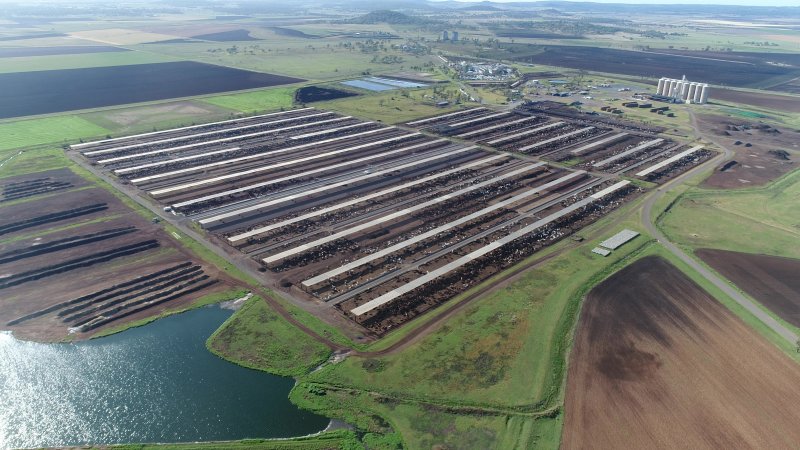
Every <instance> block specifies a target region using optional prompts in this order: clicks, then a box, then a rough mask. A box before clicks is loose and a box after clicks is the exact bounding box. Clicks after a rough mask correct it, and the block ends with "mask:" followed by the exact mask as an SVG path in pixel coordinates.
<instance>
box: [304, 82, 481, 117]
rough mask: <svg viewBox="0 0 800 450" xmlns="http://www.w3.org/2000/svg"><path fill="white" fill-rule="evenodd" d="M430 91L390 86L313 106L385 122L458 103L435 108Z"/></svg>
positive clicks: (431, 112) (428, 113) (449, 108)
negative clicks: (372, 92) (388, 88)
mask: <svg viewBox="0 0 800 450" xmlns="http://www.w3.org/2000/svg"><path fill="white" fill-rule="evenodd" d="M403 92H406V93H407V94H408V96H407V97H406V96H404V95H403ZM432 94H433V90H432V89H414V90H404V91H401V90H392V91H386V92H382V93H379V94H369V95H363V96H360V97H348V98H343V99H339V100H331V101H328V102H319V103H314V106H317V107H319V108H324V109H330V110H332V111H337V112H340V113H342V114H348V115H352V116H355V117H360V118H363V119H366V120H378V121H381V122H384V123H388V124H394V123H403V122H408V121H409V120H413V119H416V118H419V117H426V116H434V115H437V114H444V113H445V112H447V111H453V110H455V109H457V108H459V107H461V106H459V105H453V104H451V105H450V106H447V107H445V108H439V107H437V106H436V105H435V104H433V100H432V99H431V98H430V96H431V95H432ZM426 96H428V97H426ZM473 105H474V104H473Z"/></svg>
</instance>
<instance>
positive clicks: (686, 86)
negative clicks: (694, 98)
mask: <svg viewBox="0 0 800 450" xmlns="http://www.w3.org/2000/svg"><path fill="white" fill-rule="evenodd" d="M688 94H689V82H688V81H681V100H686V96H687V95H688Z"/></svg>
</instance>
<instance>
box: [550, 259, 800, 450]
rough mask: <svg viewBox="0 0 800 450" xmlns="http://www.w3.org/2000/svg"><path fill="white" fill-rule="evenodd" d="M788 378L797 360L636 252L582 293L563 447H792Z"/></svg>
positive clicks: (796, 436) (797, 368) (799, 436)
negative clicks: (638, 257)
mask: <svg viewBox="0 0 800 450" xmlns="http://www.w3.org/2000/svg"><path fill="white" fill-rule="evenodd" d="M799 383H800V365H798V364H797V363H795V362H794V361H792V360H791V359H790V358H789V357H787V356H786V355H784V354H782V353H781V351H780V350H778V349H777V348H776V347H774V346H773V345H772V344H771V343H769V342H768V341H766V340H765V339H764V338H762V337H761V336H760V335H758V334H757V333H755V332H754V331H753V330H751V329H750V328H749V327H748V326H747V325H745V324H744V323H743V322H742V321H741V320H740V319H739V318H738V317H736V316H734V315H733V313H731V312H730V311H728V310H727V309H726V308H725V307H724V306H722V305H721V304H720V303H718V302H717V301H716V300H715V299H714V298H713V297H711V296H710V295H708V294H707V293H706V292H704V291H703V290H702V288H700V287H699V286H698V285H696V284H695V283H694V282H692V281H691V280H690V279H689V278H687V277H686V276H685V275H684V274H683V273H681V272H680V271H679V270H678V269H677V268H675V267H674V266H672V265H671V264H670V263H669V262H667V261H666V260H664V259H662V258H660V257H655V256H651V257H647V258H644V259H641V260H639V261H637V262H636V263H634V264H632V265H630V266H628V267H626V268H625V269H623V270H621V271H619V272H618V273H616V274H615V275H613V276H612V277H610V278H609V279H607V280H606V281H604V282H603V283H602V284H600V285H599V286H597V287H596V288H594V289H593V290H592V291H591V292H590V293H589V295H588V297H587V299H586V302H585V304H584V308H583V313H582V314H581V319H580V323H579V328H578V332H577V335H576V338H575V345H574V348H573V350H572V355H571V358H570V365H569V373H568V380H567V391H566V399H565V417H564V429H563V435H562V448H563V449H582V448H591V449H621V448H652V449H668V448H691V449H720V448H725V449H738V448H741V449H744V448H748V449H749V448H764V449H767V448H775V449H777V448H787V449H788V448H796V445H797V443H798V442H800V429H798V427H797V423H798V420H800V408H798V406H797V405H798V404H800V391H798V390H797V386H798V384H799Z"/></svg>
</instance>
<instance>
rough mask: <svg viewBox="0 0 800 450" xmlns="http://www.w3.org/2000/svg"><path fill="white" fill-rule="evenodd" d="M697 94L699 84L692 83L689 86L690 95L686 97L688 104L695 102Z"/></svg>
mask: <svg viewBox="0 0 800 450" xmlns="http://www.w3.org/2000/svg"><path fill="white" fill-rule="evenodd" d="M696 93H697V83H690V84H689V93H688V94H687V95H686V101H687V102H693V101H694V95H695V94H696Z"/></svg>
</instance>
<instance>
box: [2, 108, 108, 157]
mask: <svg viewBox="0 0 800 450" xmlns="http://www.w3.org/2000/svg"><path fill="white" fill-rule="evenodd" d="M108 133H109V130H107V129H105V128H103V127H101V126H98V125H96V124H93V123H91V122H89V121H88V120H86V119H83V118H81V117H78V116H75V115H65V116H54V117H43V118H40V119H29V120H19V121H16V122H3V123H0V136H2V139H0V157H2V155H5V154H7V153H8V152H7V150H11V149H17V148H22V147H31V146H34V145H42V144H51V143H58V144H67V143H75V142H77V141H78V139H81V138H83V139H88V138H95V137H98V138H99V137H104V136H105V135H106V134H108Z"/></svg>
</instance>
